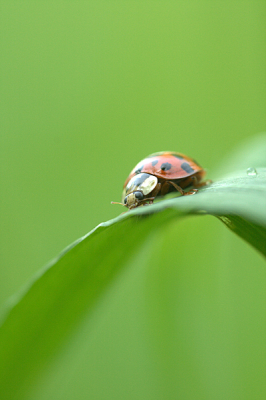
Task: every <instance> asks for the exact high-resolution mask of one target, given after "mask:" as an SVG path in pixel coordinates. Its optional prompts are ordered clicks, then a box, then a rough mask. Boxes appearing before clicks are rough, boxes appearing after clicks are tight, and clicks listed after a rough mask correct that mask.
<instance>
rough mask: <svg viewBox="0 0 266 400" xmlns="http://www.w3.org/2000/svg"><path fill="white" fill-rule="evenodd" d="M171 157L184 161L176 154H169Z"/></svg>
mask: <svg viewBox="0 0 266 400" xmlns="http://www.w3.org/2000/svg"><path fill="white" fill-rule="evenodd" d="M171 155H172V156H174V157H175V158H177V159H178V160H184V157H182V156H180V155H178V154H171Z"/></svg>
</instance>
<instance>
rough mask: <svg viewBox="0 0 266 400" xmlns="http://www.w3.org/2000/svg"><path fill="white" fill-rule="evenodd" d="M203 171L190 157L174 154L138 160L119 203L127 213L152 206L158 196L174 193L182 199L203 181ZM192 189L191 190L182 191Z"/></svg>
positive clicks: (158, 154) (151, 156)
mask: <svg viewBox="0 0 266 400" xmlns="http://www.w3.org/2000/svg"><path fill="white" fill-rule="evenodd" d="M205 174H206V171H205V170H204V169H203V168H202V167H201V166H200V165H199V164H198V163H197V162H196V161H195V160H193V159H192V158H190V157H188V156H186V155H184V154H181V153H176V152H171V151H163V152H159V153H153V154H151V155H149V156H148V157H146V158H144V160H142V161H140V162H139V163H138V164H137V165H136V167H135V168H133V170H132V171H131V173H130V174H129V176H128V178H127V179H126V181H125V183H124V188H123V194H122V203H117V202H112V204H121V205H123V206H126V207H127V208H129V209H130V210H131V209H133V208H136V207H139V206H144V205H147V203H148V204H152V203H153V201H154V199H155V198H156V197H157V196H164V195H165V194H167V193H169V192H173V191H177V192H179V193H180V194H181V195H182V196H185V195H192V194H195V193H196V192H197V188H198V187H201V186H204V185H207V184H209V182H210V181H205V182H203V181H202V179H203V178H204V176H205ZM189 187H191V190H190V191H187V192H185V191H184V189H187V188H189Z"/></svg>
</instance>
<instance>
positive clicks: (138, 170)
mask: <svg viewBox="0 0 266 400" xmlns="http://www.w3.org/2000/svg"><path fill="white" fill-rule="evenodd" d="M143 167H144V165H142V166H141V167H139V168H138V169H136V171H135V174H136V175H137V174H140V173H141V171H142V169H143Z"/></svg>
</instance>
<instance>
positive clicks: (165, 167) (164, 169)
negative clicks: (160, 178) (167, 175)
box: [161, 162, 172, 171]
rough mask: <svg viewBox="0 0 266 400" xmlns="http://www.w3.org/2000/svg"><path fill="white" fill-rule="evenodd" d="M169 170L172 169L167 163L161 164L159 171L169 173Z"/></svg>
mask: <svg viewBox="0 0 266 400" xmlns="http://www.w3.org/2000/svg"><path fill="white" fill-rule="evenodd" d="M171 168H172V164H170V163H168V162H166V163H163V164H162V165H161V170H162V171H169V169H171Z"/></svg>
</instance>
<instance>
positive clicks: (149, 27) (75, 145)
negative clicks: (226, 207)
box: [0, 0, 266, 399]
mask: <svg viewBox="0 0 266 400" xmlns="http://www.w3.org/2000/svg"><path fill="white" fill-rule="evenodd" d="M265 18H266V3H265V1H254V0H253V1H251V0H250V1H245V0H239V1H232V0H230V1H215V2H214V1H191V0H190V1H111V0H109V1H105V2H104V1H87V2H84V1H75V2H74V1H45V2H36V1H32V2H29V1H24V2H18V1H1V13H0V29H1V58H0V63H1V80H2V88H1V92H2V93H1V148H0V151H1V154H0V157H1V178H0V179H1V183H0V184H1V232H0V234H1V267H0V302H1V303H3V302H4V300H5V299H6V298H7V297H8V296H10V295H11V294H13V293H14V292H15V291H16V290H17V289H19V288H20V287H21V285H22V284H24V283H25V282H27V281H28V279H29V278H30V277H31V276H32V274H33V273H34V272H35V271H37V270H38V269H39V268H40V267H41V266H42V265H44V264H45V263H46V262H47V261H49V260H50V259H51V258H53V257H54V256H56V255H57V254H58V252H59V251H60V250H61V249H62V248H64V247H65V246H66V245H68V244H69V243H71V242H72V241H74V240H75V239H76V238H78V237H80V236H82V235H83V234H85V233H86V232H88V231H89V230H91V229H92V228H94V227H95V226H96V225H98V224H99V223H100V222H102V221H106V220H108V219H110V218H113V217H115V216H117V215H118V214H119V213H121V212H122V210H121V208H119V206H114V205H113V206H112V205H111V204H110V202H111V201H112V200H113V201H120V198H121V192H122V186H123V183H124V181H125V179H126V177H127V175H128V173H129V172H130V171H131V169H132V168H133V167H134V165H135V164H137V162H139V161H140V160H141V159H142V158H144V157H145V156H147V155H148V154H150V153H152V152H155V151H162V150H173V151H178V152H182V153H185V154H187V155H189V156H191V157H193V158H196V159H197V160H198V161H199V162H200V164H202V165H203V166H204V167H205V168H206V169H207V170H208V176H209V177H210V178H213V177H215V169H216V167H218V166H219V167H221V165H222V163H223V160H224V159H225V157H226V155H227V154H228V153H230V151H231V150H232V149H233V148H236V147H238V145H239V143H240V142H241V141H242V140H244V139H245V138H249V137H251V136H253V135H255V134H257V133H258V132H261V131H264V130H265V128H266V112H265V110H266V95H265V93H266V74H265V71H266V52H265V45H266V39H265V38H266V25H265ZM247 167H248V166H247ZM169 229H172V230H173V232H174V235H175V236H174V237H175V239H173V241H172V243H170V244H169V253H171V252H173V251H174V248H175V244H174V240H179V236H178V235H179V232H180V231H181V232H182V239H180V240H182V246H183V247H182V248H183V255H182V260H184V259H186V258H187V259H188V261H187V262H188V264H189V263H190V264H189V265H192V264H193V262H194V263H196V265H197V268H198V270H199V271H200V269H201V268H210V274H211V273H212V274H213V273H214V272H213V271H218V272H216V273H217V274H218V275H219V276H222V279H223V280H228V279H229V281H230V282H234V283H235V282H237V281H238V280H239V279H240V277H239V274H241V273H243V274H244V275H245V276H246V281H245V282H241V279H240V283H239V285H240V286H239V287H240V288H241V289H242V290H243V292H244V291H247V292H248V293H249V294H250V295H251V293H254V292H256V287H257V284H258V283H259V282H261V281H262V280H264V279H266V277H265V265H264V262H263V260H262V258H261V256H259V255H258V254H257V253H256V252H255V250H253V249H252V248H250V247H249V246H247V245H246V244H245V243H244V242H242V241H241V239H239V238H237V237H235V236H233V234H232V233H231V232H229V231H227V229H226V228H225V227H224V226H222V224H221V223H219V222H218V221H216V220H215V219H214V218H212V217H205V218H204V219H203V218H196V217H195V218H190V219H188V220H186V221H183V222H182V225H181V227H180V225H179V227H178V228H177V227H175V226H172V227H171V228H169ZM184 232H185V233H184ZM106 251H108V249H106ZM178 257H181V256H180V255H177V260H178ZM193 260H195V261H193ZM206 261H207V263H206ZM132 263H133V264H134V265H135V264H137V268H133V267H132V268H130V266H129V268H128V272H126V273H125V274H124V275H123V277H121V278H120V281H119V282H116V283H115V284H114V287H112V288H111V289H110V293H109V294H108V295H107V296H106V298H105V299H102V300H101V302H100V304H99V308H98V314H97V313H96V314H95V316H94V320H90V321H87V323H85V322H84V326H83V327H82V329H81V330H80V333H79V336H80V337H75V338H72V342H71V343H70V346H69V348H70V350H69V351H68V353H67V354H65V353H64V354H62V357H61V358H60V357H59V358H58V359H57V361H56V362H55V364H54V365H53V367H51V369H50V370H49V371H48V372H47V376H46V377H45V379H44V382H45V383H43V386H42V383H40V388H41V389H38V388H37V389H36V390H37V391H38V390H40V392H41V393H42V396H43V397H40V398H43V399H46V398H47V399H48V398H51V397H53V396H54V398H57V397H58V398H61V396H62V398H64V399H66V398H68V397H67V396H69V398H75V396H77V390H80V392H79V393H80V398H83V397H82V396H83V393H84V396H85V397H84V398H87V397H86V395H85V394H86V393H87V390H88V386H87V385H88V383H87V380H86V379H83V378H82V376H83V375H82V371H84V370H86V371H90V377H91V379H90V383H89V391H90V393H91V395H92V396H94V397H93V398H95V399H98V398H99V399H101V398H108V397H107V395H106V393H109V395H110V398H113V397H114V398H121V399H122V398H133V399H134V398H142V397H141V394H142V395H143V398H148V397H147V393H150V398H155V395H156V394H157V393H158V392H159V393H164V391H163V390H162V389H160V388H158V387H156V385H154V382H156V381H157V378H158V377H157V374H159V375H160V372H158V371H159V369H158V364H160V359H155V360H154V363H151V361H150V353H149V352H151V353H152V351H151V350H150V349H149V347H147V345H146V344H147V342H148V340H147V338H148V337H149V335H148V333H147V332H146V330H145V329H146V328H147V327H146V325H145V324H146V322H145V321H146V319H147V315H146V314H145V312H144V311H143V310H146V312H147V310H149V307H150V312H151V313H152V312H153V307H152V306H151V304H150V303H149V301H151V300H149V299H148V300H147V298H145V295H144V294H143V293H145V290H144V288H146V287H147V285H148V286H149V285H152V277H153V276H154V273H155V272H154V271H153V268H152V265H151V266H150V268H149V271H143V270H142V269H141V263H142V257H141V256H139V259H138V260H137V263H136V260H135V261H134V262H133V261H132ZM165 263H166V265H167V264H168V263H170V261H169V254H168V255H166V261H165ZM191 263H192V264H191ZM133 264H132V265H133ZM225 265H226V269H224V266H225ZM251 266H252V268H254V267H255V268H256V273H257V274H256V276H255V277H254V275H252V272H251V269H249V268H250V267H251ZM232 268H233V269H232ZM172 272H173V271H172ZM188 276H189V277H190V278H191V276H193V274H192V275H191V276H190V275H189V273H188ZM122 278H123V279H122ZM168 279H169V282H171V274H170V272H169V276H168ZM119 283H120V285H119ZM232 285H233V283H232ZM241 285H242V286H241ZM249 285H250V286H249ZM156 290H157V289H156ZM156 290H155V289H154V288H153V289H152V292H156ZM203 290H204V287H203ZM239 290H240V289H239ZM249 290H250V292H249ZM243 292H242V291H241V295H242V293H243ZM230 293H231V292H230ZM238 295H239V293H238V292H234V294H233V295H232V296H229V298H230V301H235V300H236V299H237V298H238ZM256 296H260V294H259V293H256V295H255V297H256ZM261 296H263V294H261ZM144 304H145V307H146V308H145V307H144ZM252 304H253V306H254V309H255V304H256V301H255V300H254V303H252ZM227 307H228V310H230V302H228V304H227ZM239 307H240V309H239V313H240V314H239V315H240V318H241V315H243V318H244V315H245V312H246V310H245V309H244V308H243V309H242V308H241V305H240V306H239ZM183 311H184V310H183ZM210 313H211V311H210ZM250 315H254V321H253V324H255V326H257V325H258V326H259V321H260V317H261V315H260V314H259V312H258V314H256V313H255V314H254V310H253V309H252V307H251V309H250ZM234 318H235V316H234V315H231V314H230V313H229V320H230V321H233V320H234ZM256 318H257V319H256ZM226 321H227V320H226ZM227 322H228V321H227ZM256 324H257V325H256ZM225 326H226V325H225ZM88 327H89V328H88ZM149 329H150V328H149ZM225 329H226V328H225ZM258 329H259V328H258ZM88 330H89V332H90V335H91V339H90V342H89V343H88V344H87V348H86V349H84V347H83V346H82V347H80V348H79V343H80V342H81V343H83V341H82V335H83V337H84V335H85V336H86V337H87V336H88V335H89V333H88ZM144 331H145V332H146V335H147V337H146V336H145V334H144ZM170 331H171V329H169V330H168V333H169V332H170ZM236 334H238V333H236ZM246 334H247V332H246V331H245V330H243V338H244V337H245V338H246ZM162 335H163V333H162ZM181 336H182V335H181ZM144 337H146V339H145V340H144V339H143V338H144ZM162 337H163V336H162ZM221 339H222V333H221ZM217 340H218V339H217ZM243 343H244V339H243ZM158 346H159V345H158ZM239 346H240V347H241V338H240V345H239ZM254 346H255V350H254V348H253V347H252V348H251V349H250V357H251V354H254V351H257V352H258V354H259V353H260V351H262V350H261V349H262V347H263V346H264V347H265V345H264V344H263V342H262V336H261V341H260V340H258V342H257V343H255V344H254ZM71 349H72V350H71ZM227 350H228V354H229V353H230V349H227ZM264 350H265V349H264ZM175 351H176V352H177V353H178V350H175ZM263 354H264V353H263ZM180 357H181V356H180ZM169 358H170V360H169V363H170V364H171V362H172V361H171V355H169ZM127 360H128V364H130V366H131V369H130V370H128V369H127V367H125V365H127ZM234 362H235V363H236V365H239V364H241V362H242V361H241V359H240V360H239V359H238V360H235V361H234ZM261 362H262V361H261ZM225 365H226V364H225ZM231 367H232V370H234V368H233V367H234V365H231ZM264 367H265V366H264ZM230 371H231V370H230ZM263 371H264V370H263V368H262V373H263ZM218 372H219V371H218ZM218 372H217V374H218ZM245 373H246V374H248V373H249V371H248V370H247V371H244V374H245ZM179 374H180V375H179V376H180V382H177V383H175V384H176V385H177V386H178V388H179V390H181V393H183V392H182V390H183V389H182V385H184V390H185V387H186V382H185V379H183V380H182V368H181V369H180V371H179ZM102 375H104V376H105V381H104V382H105V384H103V383H102V381H101V376H102ZM66 377H67V379H66ZM216 378H217V377H216ZM260 378H261V382H263V376H261V377H258V380H259V379H260ZM168 379H169V382H170V381H171V377H169V376H168V375H167V376H166V377H165V379H164V382H167V381H168ZM230 379H233V378H232V377H230V376H228V381H227V382H224V384H228V382H229V383H230ZM119 381H120V382H121V385H118V382H119ZM47 382H49V384H48V383H47ZM66 382H67V384H66ZM132 382H135V384H134V383H132ZM214 382H215V378H214ZM130 383H132V385H130ZM201 384H202V385H203V387H204V382H201ZM112 385H113V386H112ZM171 385H172V384H171V383H169V387H172V386H171ZM180 385H181V386H180ZM180 387H181V389H180ZM226 387H227V389H228V386H226ZM43 388H45V390H44V389H43ZM78 388H79V389H78ZM118 388H119V389H118ZM129 388H130V389H129ZM223 388H224V386H223V383H221V399H224V398H225V396H226V397H227V398H229V397H228V393H229V392H230V385H229V389H228V391H229V392H228V393H227V392H226V393H225V392H223V390H224V389H223ZM119 390H120V392H119ZM129 390H130V394H129V392H128V391H129ZM160 390H161V392H160ZM209 390H210V398H213V397H212V396H211V388H209ZM242 390H244V391H243V393H245V394H247V393H249V390H250V395H252V396H253V398H256V394H255V393H254V388H253V387H252V388H249V387H246V388H242ZM140 392H141V394H140ZM196 392H197V389H196V386H195V393H196ZM145 393H146V394H145ZM230 393H231V392H230ZM53 394H54V395H53ZM35 396H36V393H35V394H34V398H36V397H35ZM46 396H47V397H46ZM193 396H194V397H193ZM183 397H184V396H183ZM168 398H171V396H170V394H168ZM181 398H182V396H181ZM191 398H195V394H193V388H192V389H191ZM232 398H236V397H232ZM239 398H241V399H242V398H244V397H243V396H242V397H241V396H240V397H239ZM247 398H248V397H247ZM258 398H259V397H258Z"/></svg>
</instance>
